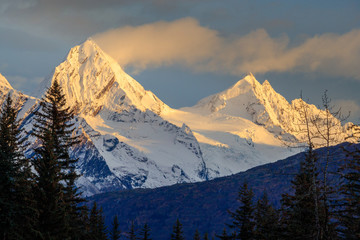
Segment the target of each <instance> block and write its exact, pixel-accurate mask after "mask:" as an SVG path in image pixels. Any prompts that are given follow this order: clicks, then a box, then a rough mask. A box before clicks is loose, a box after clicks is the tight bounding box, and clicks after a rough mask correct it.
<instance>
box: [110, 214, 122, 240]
mask: <svg viewBox="0 0 360 240" xmlns="http://www.w3.org/2000/svg"><path fill="white" fill-rule="evenodd" d="M120 234H121V231H120V229H119V221H118V217H117V216H116V215H115V216H114V219H113V221H112V229H111V232H110V239H111V240H119V239H120Z"/></svg>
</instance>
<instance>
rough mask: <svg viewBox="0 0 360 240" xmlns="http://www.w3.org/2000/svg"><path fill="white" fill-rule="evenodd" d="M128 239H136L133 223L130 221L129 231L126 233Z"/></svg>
mask: <svg viewBox="0 0 360 240" xmlns="http://www.w3.org/2000/svg"><path fill="white" fill-rule="evenodd" d="M128 239H130V240H136V239H137V237H136V230H135V224H134V221H131V226H130V231H129V232H128Z"/></svg>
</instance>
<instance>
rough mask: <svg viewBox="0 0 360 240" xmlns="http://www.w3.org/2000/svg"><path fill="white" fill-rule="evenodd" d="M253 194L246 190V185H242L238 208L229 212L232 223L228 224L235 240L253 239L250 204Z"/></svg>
mask: <svg viewBox="0 0 360 240" xmlns="http://www.w3.org/2000/svg"><path fill="white" fill-rule="evenodd" d="M253 196H254V193H253V192H252V190H251V189H249V188H248V185H247V183H244V184H243V186H242V187H241V188H240V191H239V196H238V201H239V202H240V206H239V207H238V209H236V210H235V212H231V211H229V214H230V216H231V217H232V219H233V221H232V223H231V224H229V227H230V228H232V229H233V230H234V232H235V236H236V238H237V239H242V240H247V239H254V216H253V212H254V206H253V203H252V199H253Z"/></svg>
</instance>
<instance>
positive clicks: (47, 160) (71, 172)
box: [0, 81, 106, 240]
mask: <svg viewBox="0 0 360 240" xmlns="http://www.w3.org/2000/svg"><path fill="white" fill-rule="evenodd" d="M15 105H16V104H14V103H13V100H12V99H11V96H10V95H8V96H7V97H6V100H5V101H4V104H3V106H2V110H1V116H0V170H1V174H0V239H3V240H10V239H32V240H33V239H46V240H57V239H59V240H60V239H61V240H64V239H79V240H80V239H102V238H98V235H97V234H98V233H99V232H101V231H102V229H104V228H105V227H104V224H103V217H102V216H101V214H100V213H101V210H98V209H97V208H96V205H94V207H93V209H92V210H91V212H89V210H88V209H87V207H86V205H85V204H84V202H85V200H84V198H83V197H82V196H81V193H80V192H79V189H77V187H76V186H75V181H76V179H77V178H78V177H79V175H78V174H77V173H76V172H75V163H76V159H72V158H71V157H70V156H69V151H68V150H69V148H70V147H72V146H73V145H74V144H77V143H79V139H78V137H77V136H75V135H74V129H75V127H74V121H73V113H72V112H71V111H70V109H69V108H68V107H66V102H65V96H64V95H63V93H62V90H61V88H60V86H59V84H58V83H57V82H56V81H55V82H54V83H53V85H52V86H51V87H50V88H49V89H48V90H47V92H46V94H45V96H44V97H43V98H42V99H41V102H40V108H39V110H38V111H37V112H35V123H34V124H33V128H32V129H31V131H30V132H25V131H24V130H21V128H20V122H19V121H18V120H17V117H18V111H19V109H17V108H16V107H15ZM29 138H30V139H29ZM29 140H30V141H31V142H32V144H34V145H33V146H32V150H31V151H32V153H31V154H30V153H29V154H28V155H30V156H31V157H28V158H27V157H25V151H26V150H27V148H28V147H29V145H28V144H29V142H30V141H29ZM99 229H101V230H99ZM104 237H106V235H104Z"/></svg>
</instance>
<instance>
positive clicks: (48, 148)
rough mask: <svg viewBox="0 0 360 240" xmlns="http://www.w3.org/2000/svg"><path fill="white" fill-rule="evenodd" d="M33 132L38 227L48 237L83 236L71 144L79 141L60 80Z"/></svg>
mask: <svg viewBox="0 0 360 240" xmlns="http://www.w3.org/2000/svg"><path fill="white" fill-rule="evenodd" d="M35 115H36V119H35V120H36V123H35V124H34V129H33V132H32V135H33V136H34V137H36V138H37V143H38V147H36V148H35V149H34V151H35V156H34V158H33V165H34V168H35V170H36V177H35V182H36V187H35V190H36V194H37V200H38V203H37V208H38V210H39V226H38V229H39V231H40V232H42V233H43V237H44V238H46V239H67V238H69V237H71V238H73V239H77V238H80V237H81V235H82V233H81V232H80V229H81V228H83V226H81V223H80V215H81V214H80V211H81V209H80V208H78V204H79V203H80V202H82V201H83V199H82V198H81V196H80V194H78V192H77V189H76V187H75V184H74V183H75V180H76V179H77V177H78V175H77V174H76V173H75V170H74V164H75V162H76V160H75V159H71V158H70V156H69V148H70V147H72V146H74V144H76V143H77V142H78V140H77V138H76V137H74V136H73V132H74V123H73V122H72V120H73V113H72V112H71V111H70V109H69V107H67V106H66V99H65V95H64V94H63V93H62V90H61V87H60V85H59V84H58V82H57V81H54V82H53V84H52V86H51V87H50V88H49V89H48V90H47V92H46V93H45V96H44V98H43V99H42V100H41V102H40V110H39V111H37V112H36V113H35Z"/></svg>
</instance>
